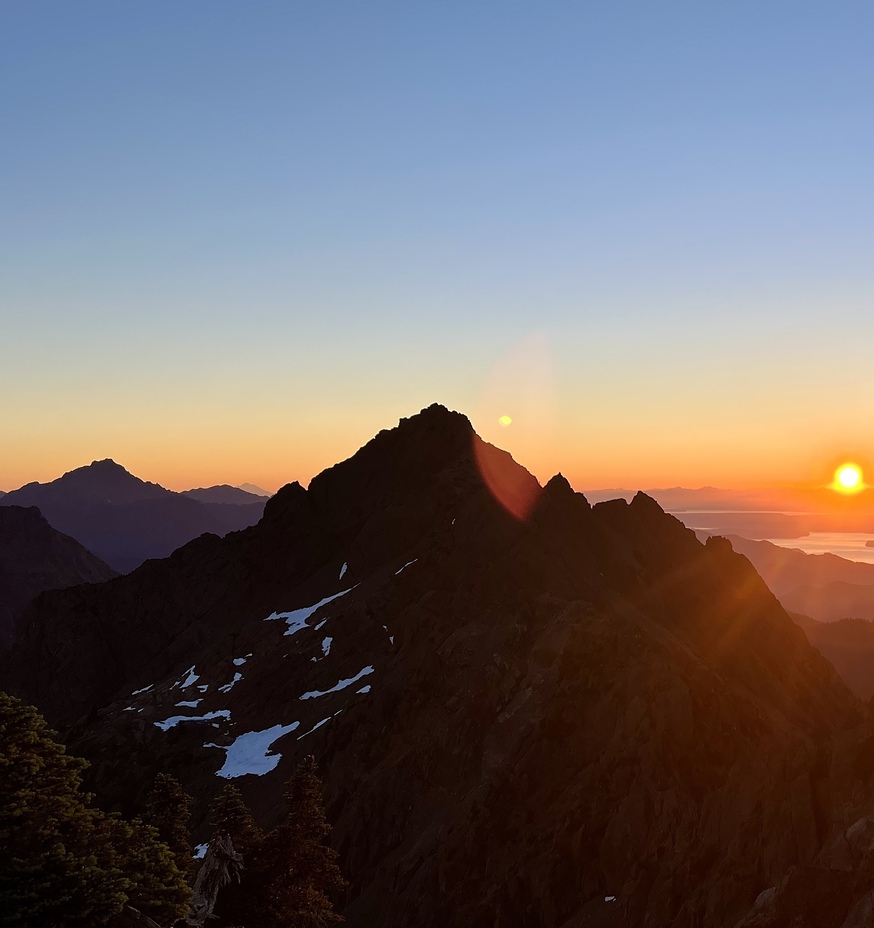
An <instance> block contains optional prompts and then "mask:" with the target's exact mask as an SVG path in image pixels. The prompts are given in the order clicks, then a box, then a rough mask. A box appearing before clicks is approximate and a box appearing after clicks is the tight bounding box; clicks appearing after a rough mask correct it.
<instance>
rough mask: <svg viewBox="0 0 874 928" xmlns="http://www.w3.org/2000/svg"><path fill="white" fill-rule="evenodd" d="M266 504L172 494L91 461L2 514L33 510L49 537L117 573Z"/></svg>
mask: <svg viewBox="0 0 874 928" xmlns="http://www.w3.org/2000/svg"><path fill="white" fill-rule="evenodd" d="M264 502H265V500H264V499H263V498H261V497H257V496H255V495H253V494H250V493H247V492H246V491H244V490H240V489H239V488H233V487H214V488H209V489H205V490H192V491H189V492H188V493H174V492H173V491H171V490H167V489H165V488H164V487H162V486H159V485H158V484H156V483H148V482H146V481H144V480H141V479H139V478H138V477H135V476H134V475H133V474H131V473H129V472H128V471H126V470H125V469H124V468H123V467H122V466H121V465H119V464H116V463H115V461H112V460H103V461H94V462H93V463H92V464H90V465H88V466H86V467H79V468H77V469H76V470H72V471H69V472H68V473H66V474H64V475H63V476H62V477H59V478H58V479H57V480H53V481H51V482H50V483H29V484H27V485H26V486H23V487H21V488H20V489H18V490H13V491H11V492H8V493H5V494H4V495H3V497H2V498H0V506H37V507H38V508H39V509H40V511H41V512H42V514H43V515H44V516H45V517H46V519H47V520H48V521H49V523H50V524H51V525H52V526H53V527H54V528H55V529H57V530H58V531H59V532H62V533H64V534H66V535H71V536H72V537H73V538H75V539H76V540H77V541H78V542H80V543H81V544H82V545H84V546H85V547H86V548H87V549H88V550H89V551H91V552H92V553H94V554H96V555H97V556H98V557H99V558H100V559H102V560H103V561H105V562H106V563H107V564H109V565H110V566H111V567H113V568H114V569H115V570H117V571H120V572H121V573H127V572H128V571H131V570H133V569H134V568H136V567H139V565H140V564H142V563H143V562H144V561H146V560H148V559H150V558H160V557H166V556H167V555H168V554H170V553H171V552H173V551H174V550H176V548H178V547H180V546H181V545H184V544H185V543H186V542H189V541H191V539H192V538H197V537H198V536H199V535H202V534H204V533H211V534H214V535H219V536H223V535H226V534H227V533H228V532H231V531H237V530H239V529H242V528H247V527H248V526H250V525H254V524H255V523H256V522H257V521H258V519H260V518H261V514H262V512H263V511H264Z"/></svg>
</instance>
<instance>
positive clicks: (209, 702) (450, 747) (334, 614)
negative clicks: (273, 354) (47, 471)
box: [4, 407, 874, 928]
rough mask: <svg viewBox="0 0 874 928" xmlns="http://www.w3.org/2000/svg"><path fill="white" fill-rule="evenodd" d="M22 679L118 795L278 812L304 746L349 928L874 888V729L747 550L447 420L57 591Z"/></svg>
mask: <svg viewBox="0 0 874 928" xmlns="http://www.w3.org/2000/svg"><path fill="white" fill-rule="evenodd" d="M523 511H524V512H525V515H526V517H525V518H521V519H520V518H516V516H515V515H514V514H513V513H516V514H520V513H522V512H523ZM4 675H5V676H4V680H5V683H6V685H7V686H10V687H11V688H13V689H14V690H15V691H16V692H18V693H21V694H23V695H24V696H25V697H26V698H29V699H31V700H33V701H35V702H36V703H37V704H38V705H40V706H41V707H42V708H43V709H44V710H45V711H47V712H48V714H49V716H50V718H51V719H52V720H53V721H54V722H55V723H62V724H63V723H69V722H72V721H73V720H74V719H76V718H77V717H78V716H81V715H82V714H83V713H85V712H88V711H89V710H90V715H89V717H87V718H81V719H79V721H78V722H76V723H75V725H74V726H73V728H72V730H70V732H69V740H70V742H71V745H72V748H73V749H74V750H75V751H78V752H83V753H85V754H86V755H87V756H88V757H90V758H91V760H92V761H93V763H94V770H93V773H94V783H95V785H96V786H97V788H98V789H99V791H100V793H101V795H102V796H103V798H104V801H105V802H106V803H108V804H110V805H113V806H116V807H118V808H123V809H126V810H130V809H131V808H135V807H136V806H137V804H138V802H140V801H141V798H142V794H143V791H144V789H146V788H147V787H148V785H149V783H150V781H151V778H152V777H153V776H154V773H155V772H157V771H158V770H159V769H160V770H168V771H170V772H172V773H174V774H175V775H177V776H179V777H180V778H181V779H182V780H183V782H184V784H185V785H186V787H187V788H188V789H189V790H190V791H192V792H194V793H195V794H196V795H198V796H199V797H201V800H200V805H199V806H198V808H197V809H196V814H197V815H198V816H199V820H200V821H202V820H203V818H204V807H205V803H206V801H207V799H208V797H209V796H210V795H211V794H213V793H214V792H216V791H217V790H218V789H219V787H220V786H221V785H223V784H224V782H225V780H226V779H227V778H231V779H233V780H234V781H235V782H237V783H238V784H239V785H240V786H241V788H242V789H243V791H244V794H245V795H246V798H247V800H248V801H249V802H250V803H251V804H252V806H253V807H254V809H255V810H256V812H257V814H258V815H259V816H260V817H262V819H263V820H264V821H265V822H266V823H268V824H269V823H272V822H273V821H275V814H276V811H275V810H276V808H277V806H278V801H279V797H280V794H281V791H282V785H283V782H284V781H285V780H286V779H287V778H288V776H289V774H290V772H291V770H292V769H293V768H294V766H295V765H296V763H297V762H298V761H299V760H300V759H301V758H302V757H303V756H304V755H306V754H309V753H314V754H315V755H316V757H317V758H318V760H319V763H320V766H321V768H322V771H323V774H324V776H325V780H326V800H327V804H328V813H329V818H330V820H331V821H332V822H333V823H334V832H333V838H332V840H333V841H334V842H335V844H336V846H337V848H338V850H339V851H340V854H341V861H342V864H343V869H344V872H345V874H346V876H347V877H348V878H349V880H350V887H349V889H348V892H347V894H346V898H345V899H344V900H343V906H344V909H345V915H346V918H347V924H348V925H349V926H350V928H371V926H373V928H376V926H386V928H401V926H408V925H409V926H412V925H416V926H423V928H432V926H433V928H436V926H438V925H440V926H453V928H454V926H458V928H462V926H463V928H469V926H473V928H486V926H488V928H574V926H583V925H589V926H596V925H602V926H609V925H635V926H636V925H641V926H664V925H675V926H683V928H685V926H688V928H700V926H714V928H716V926H720V928H721V926H733V925H736V924H741V923H742V924H744V925H750V926H752V925H772V926H775V928H776V926H777V925H784V924H785V925H790V924H792V925H810V926H811V928H813V926H814V925H816V926H817V928H823V926H828V925H834V928H840V926H841V925H842V922H843V920H844V918H845V917H846V916H847V913H848V912H849V911H850V909H851V907H852V906H854V905H855V904H856V903H857V901H858V900H862V899H863V895H864V892H865V889H866V887H867V886H869V885H874V881H872V880H871V879H869V876H870V874H869V863H868V861H869V857H868V856H866V855H868V853H869V852H868V850H867V848H868V845H867V844H866V841H867V835H868V831H866V828H867V826H866V825H865V824H864V821H863V824H861V825H859V821H860V820H864V816H865V815H866V814H867V811H866V810H870V811H871V812H872V813H874V805H872V802H871V778H872V774H874V735H872V732H871V727H870V724H869V723H868V722H867V721H866V720H865V718H864V711H863V707H862V705H861V704H860V703H859V702H858V701H857V700H856V699H855V697H853V696H852V694H851V693H850V692H849V691H848V690H847V688H846V687H845V686H844V685H843V683H841V681H840V680H839V679H838V677H837V675H836V673H835V671H834V670H833V669H832V667H831V665H829V664H828V663H827V662H826V661H825V659H824V658H822V656H821V655H820V654H819V653H818V652H817V651H815V650H814V649H813V648H812V647H810V645H809V644H808V642H807V640H806V638H805V636H804V634H803V632H802V631H801V630H800V629H799V628H797V627H796V626H795V625H794V624H793V622H792V621H791V620H790V618H789V617H788V616H787V614H786V613H785V612H784V611H783V609H782V608H781V607H780V605H779V604H778V602H777V601H776V599H775V598H774V597H773V595H772V594H771V593H770V592H769V590H768V589H767V587H766V586H765V585H764V583H763V582H762V580H761V579H760V578H759V576H758V575H757V574H756V573H755V571H754V570H753V569H752V567H751V566H750V564H749V562H748V561H747V560H746V559H745V558H743V557H741V556H740V555H737V554H735V553H734V552H733V551H732V550H731V547H730V545H729V544H727V543H725V542H723V541H721V540H720V539H712V540H711V541H710V542H708V544H706V545H702V544H700V543H699V542H698V541H697V540H696V538H695V536H694V534H693V533H692V532H690V531H688V530H686V529H685V528H684V527H683V526H682V525H681V524H680V523H679V522H677V520H675V519H674V518H672V517H671V516H668V515H666V514H665V513H664V512H662V510H661V509H660V508H659V507H658V506H657V505H656V504H655V502H654V501H653V500H651V499H649V498H648V497H646V496H644V495H642V494H639V495H638V496H637V497H635V498H634V500H633V501H632V502H631V503H630V504H628V503H625V502H624V501H618V502H609V503H602V504H599V505H597V506H595V507H591V506H590V505H589V504H588V502H587V501H586V500H585V499H584V498H583V497H582V496H581V495H579V494H576V493H574V492H573V490H572V489H571V488H570V486H569V485H568V484H567V482H566V481H565V480H564V478H562V477H560V476H558V477H555V478H553V480H551V481H550V482H549V483H548V484H547V486H546V487H545V488H540V487H539V486H538V485H537V484H536V481H534V478H533V477H531V475H530V474H527V472H525V471H524V470H523V469H522V468H520V467H519V466H518V465H516V464H515V463H514V462H513V461H512V459H510V458H509V456H508V455H505V454H504V453H503V452H499V451H498V450H497V449H492V448H491V447H490V446H487V445H485V444H484V443H482V442H481V440H480V439H479V438H478V437H477V436H476V435H475V434H474V433H473V431H472V429H471V427H470V424H469V423H468V422H467V420H466V419H464V417H462V416H459V415H458V414H455V413H450V412H448V411H446V410H445V409H442V408H441V407H431V408H429V409H428V410H425V411H423V412H422V413H421V414H420V415H419V416H415V417H413V418H412V419H409V420H402V422H401V423H400V425H399V426H398V428H396V429H393V430H391V431H388V432H383V433H380V434H379V435H378V436H377V437H376V438H375V439H374V440H373V441H372V442H370V443H369V444H368V445H367V446H365V447H364V448H363V449H362V450H361V451H359V452H358V454H356V455H355V456H354V457H353V458H351V459H350V460H348V461H345V462H343V463H342V464H339V465H337V466H336V467H334V468H331V469H330V470H328V471H326V472H324V473H323V474H321V475H319V477H317V478H315V479H314V480H313V482H312V484H311V486H310V488H309V490H304V489H303V488H302V487H300V486H298V485H290V486H288V487H285V488H284V489H283V490H281V491H280V492H279V493H278V494H277V495H276V496H275V497H274V498H273V499H271V500H270V502H269V503H268V504H267V507H266V510H265V514H264V518H263V519H262V521H261V522H260V523H259V524H258V525H257V526H255V527H253V528H251V529H248V530H247V531H245V532H240V533H237V534H235V535H231V536H228V537H227V538H225V539H218V538H203V539H199V540H198V541H195V542H192V543H191V544H189V545H188V546H186V547H185V548H184V549H182V550H181V551H178V552H176V553H175V554H174V555H173V556H172V557H170V558H168V559H167V560H165V561H161V562H153V563H149V564H146V565H144V566H143V567H142V568H140V569H139V570H137V571H135V572H134V573H133V574H131V575H129V576H127V577H123V578H120V579H118V580H116V581H114V582H113V583H112V584H110V585H107V586H104V587H102V588H96V589H79V590H72V591H64V592H61V593H57V594H48V595H46V596H44V597H42V598H41V599H40V600H39V601H37V602H36V603H35V604H33V606H31V608H30V609H29V610H28V612H27V614H26V616H25V618H24V619H23V620H22V622H21V623H20V629H19V634H18V637H17V639H16V642H15V646H14V649H13V651H12V656H11V660H9V661H7V662H6V664H5V668H4ZM851 825H852V826H854V827H856V831H855V832H852V834H853V837H852V838H851V839H850V838H847V837H845V832H846V830H847V829H848V828H849V826H851ZM872 827H874V826H872ZM851 830H852V829H851ZM208 837H209V829H208V827H207V826H206V825H203V826H202V827H201V829H200V830H199V831H198V832H196V834H195V838H196V840H198V841H202V840H207V839H208ZM871 844H872V847H874V842H871ZM762 893H764V895H761V894H762ZM760 896H761V898H759V897H760ZM757 898H758V907H756V900H757ZM802 903H803V904H802ZM806 911H810V912H812V913H815V915H816V917H817V918H819V919H820V920H818V921H815V920H811V918H813V917H814V916H810V917H808V916H807V915H805V914H804V913H805V912H806ZM823 912H827V915H823ZM799 913H800V914H799ZM781 919H782V920H781ZM793 919H794V921H793ZM847 928H850V926H849V925H848V926H847Z"/></svg>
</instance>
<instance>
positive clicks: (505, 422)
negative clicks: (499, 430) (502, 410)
mask: <svg viewBox="0 0 874 928" xmlns="http://www.w3.org/2000/svg"><path fill="white" fill-rule="evenodd" d="M512 424H513V420H512V419H511V418H510V417H509V416H501V418H500V419H498V425H502V426H503V427H504V428H506V427H507V426H508V425H512Z"/></svg>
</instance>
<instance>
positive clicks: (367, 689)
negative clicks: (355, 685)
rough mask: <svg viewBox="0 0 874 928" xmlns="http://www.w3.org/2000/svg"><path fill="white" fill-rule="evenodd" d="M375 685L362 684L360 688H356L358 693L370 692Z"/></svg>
mask: <svg viewBox="0 0 874 928" xmlns="http://www.w3.org/2000/svg"><path fill="white" fill-rule="evenodd" d="M372 689H373V687H372V686H371V685H370V684H369V683H368V684H367V686H362V687H361V689H360V690H355V692H356V693H362V694H363V693H369V692H370V691H371V690H372Z"/></svg>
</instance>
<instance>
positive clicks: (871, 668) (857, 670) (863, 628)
mask: <svg viewBox="0 0 874 928" xmlns="http://www.w3.org/2000/svg"><path fill="white" fill-rule="evenodd" d="M792 618H793V619H794V620H795V621H796V622H797V624H798V625H800V626H801V627H802V628H803V629H804V632H805V634H806V635H807V638H808V641H810V643H811V644H812V645H813V646H814V647H815V648H816V649H817V650H818V651H820V652H821V653H822V654H824V655H825V656H826V657H827V658H828V660H829V661H830V662H831V663H832V664H833V665H834V668H835V670H837V672H838V673H839V674H840V675H841V678H842V679H843V680H844V681H845V682H846V683H847V685H848V686H849V687H850V689H852V691H853V692H854V693H856V695H857V696H859V698H860V699H864V700H866V701H867V700H869V699H871V697H872V696H874V622H871V621H868V620H866V619H841V620H840V621H838V622H817V621H816V619H812V618H810V616H807V615H800V614H798V613H792Z"/></svg>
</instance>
